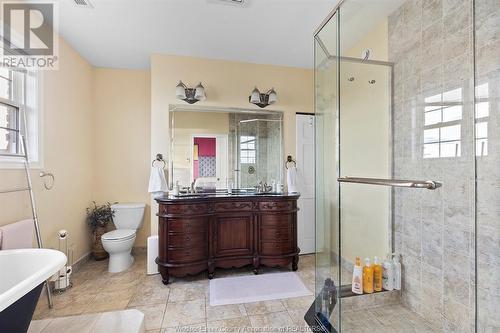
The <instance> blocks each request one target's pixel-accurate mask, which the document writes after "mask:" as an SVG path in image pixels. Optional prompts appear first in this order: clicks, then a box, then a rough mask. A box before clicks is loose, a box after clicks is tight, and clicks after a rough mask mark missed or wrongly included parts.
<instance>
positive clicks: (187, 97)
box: [175, 81, 207, 104]
mask: <svg viewBox="0 0 500 333" xmlns="http://www.w3.org/2000/svg"><path fill="white" fill-rule="evenodd" d="M175 96H177V98H178V99H181V100H183V101H185V102H187V103H189V104H194V103H196V102H198V101H204V100H206V99H207V95H205V87H203V85H202V84H201V82H200V83H198V85H197V86H196V87H195V88H188V87H187V86H186V85H185V84H184V83H182V81H179V84H178V85H177V87H175Z"/></svg>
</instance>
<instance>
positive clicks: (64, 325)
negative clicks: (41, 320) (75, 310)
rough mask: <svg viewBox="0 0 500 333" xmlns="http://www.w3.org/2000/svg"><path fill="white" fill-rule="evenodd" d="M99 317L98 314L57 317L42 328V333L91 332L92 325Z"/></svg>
mask: <svg viewBox="0 0 500 333" xmlns="http://www.w3.org/2000/svg"><path fill="white" fill-rule="evenodd" d="M98 318H99V315H98V314H92V315H82V316H78V317H68V318H58V319H54V320H52V321H51V322H50V323H49V325H47V327H46V328H45V329H44V330H43V333H61V332H64V333H87V332H91V328H92V325H93V324H94V323H95V322H96V321H97V319H98Z"/></svg>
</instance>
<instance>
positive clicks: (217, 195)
mask: <svg viewBox="0 0 500 333" xmlns="http://www.w3.org/2000/svg"><path fill="white" fill-rule="evenodd" d="M299 197H300V193H232V194H229V193H203V194H191V195H190V194H184V195H181V196H173V195H164V196H161V197H158V198H156V199H155V200H156V201H157V202H175V201H185V200H189V201H204V200H207V199H228V200H241V199H242V198H252V199H256V198H262V199H264V198H266V199H280V198H282V199H298V198H299Z"/></svg>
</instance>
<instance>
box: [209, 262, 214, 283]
mask: <svg viewBox="0 0 500 333" xmlns="http://www.w3.org/2000/svg"><path fill="white" fill-rule="evenodd" d="M214 276H215V263H214V262H213V261H209V262H208V278H209V279H210V280H212V279H213V278H214Z"/></svg>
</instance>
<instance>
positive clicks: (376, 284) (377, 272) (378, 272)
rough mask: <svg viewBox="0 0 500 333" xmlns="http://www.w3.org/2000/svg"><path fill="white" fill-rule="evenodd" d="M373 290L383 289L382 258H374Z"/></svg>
mask: <svg viewBox="0 0 500 333" xmlns="http://www.w3.org/2000/svg"><path fill="white" fill-rule="evenodd" d="M373 290H375V291H382V265H381V264H380V259H379V258H378V257H375V258H374V259H373Z"/></svg>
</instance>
